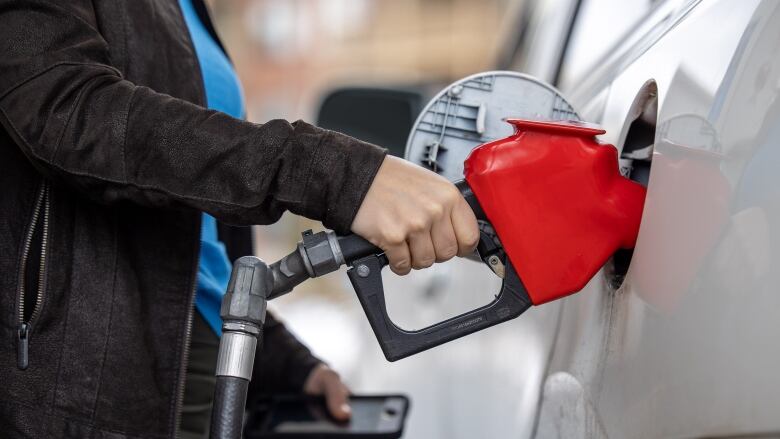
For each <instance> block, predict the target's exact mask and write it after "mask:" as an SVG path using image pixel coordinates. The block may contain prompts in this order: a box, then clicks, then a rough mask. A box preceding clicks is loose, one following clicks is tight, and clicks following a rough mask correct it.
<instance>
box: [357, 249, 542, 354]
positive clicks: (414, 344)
mask: <svg viewBox="0 0 780 439" xmlns="http://www.w3.org/2000/svg"><path fill="white" fill-rule="evenodd" d="M385 265H387V259H386V258H385V257H384V255H371V256H367V257H364V258H362V259H358V260H356V261H354V262H353V263H352V265H351V267H350V268H349V271H347V275H348V276H349V280H350V281H351V282H352V286H353V287H354V288H355V293H356V294H357V296H358V299H359V300H360V304H361V305H362V306H363V311H364V312H365V313H366V317H368V321H369V323H370V324H371V328H372V329H373V330H374V335H376V338H377V341H378V342H379V345H380V346H381V348H382V352H383V353H384V354H385V358H387V360H388V361H396V360H400V359H401V358H405V357H408V356H410V355H414V354H416V353H418V352H422V351H425V350H427V349H430V348H432V347H435V346H439V345H441V344H444V343H447V342H449V341H452V340H455V339H457V338H460V337H463V336H465V335H468V334H471V333H473V332H476V331H480V330H482V329H485V328H488V327H490V326H493V325H496V324H498V323H501V322H505V321H507V320H511V319H513V318H515V317H517V316H519V315H520V314H522V313H523V312H524V311H525V310H527V309H528V308H530V307H531V300H530V299H529V297H528V294H527V293H526V291H525V288H524V287H523V284H522V282H521V281H520V278H519V277H518V276H517V273H516V272H515V270H514V268H513V267H512V264H506V268H505V276H504V283H503V285H502V286H501V291H500V292H499V293H498V295H497V296H496V298H495V299H494V300H493V301H492V302H490V303H489V304H487V305H485V306H482V307H480V308H477V309H474V310H472V311H469V312H466V313H463V314H461V315H459V316H456V317H453V318H451V319H448V320H445V321H443V322H439V323H437V324H435V325H431V326H429V327H427V328H423V329H420V330H415V331H407V330H405V329H402V328H399V327H398V326H396V325H395V323H393V321H392V320H391V319H390V316H389V315H388V314H387V305H386V303H385V293H384V288H383V286H382V275H381V270H382V267H384V266H385Z"/></svg>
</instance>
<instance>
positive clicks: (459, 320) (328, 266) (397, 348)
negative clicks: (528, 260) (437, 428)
mask: <svg viewBox="0 0 780 439" xmlns="http://www.w3.org/2000/svg"><path fill="white" fill-rule="evenodd" d="M455 185H456V186H457V187H458V189H459V190H460V192H461V194H462V195H463V197H464V198H465V199H466V202H468V204H469V206H471V209H472V210H473V211H474V214H475V216H476V217H477V219H478V220H479V222H480V240H479V244H478V245H477V252H478V253H479V257H480V259H482V261H483V262H485V263H486V264H488V265H489V266H490V267H491V268H493V269H494V271H496V273H501V270H498V269H497V268H498V267H503V278H504V282H503V284H502V285H501V291H500V292H499V293H498V295H497V296H496V298H495V299H494V300H493V301H492V302H491V303H489V304H487V305H485V306H482V307H480V308H477V309H475V310H472V311H469V312H467V313H464V314H461V315H459V316H457V317H453V318H451V319H448V320H445V321H443V322H440V323H437V324H435V325H432V326H429V327H427V328H423V329H420V330H416V331H407V330H404V329H402V328H399V327H398V326H396V325H395V324H394V323H393V321H392V320H391V319H390V316H389V315H388V314H387V307H386V303H385V293H384V288H383V286H382V273H381V271H382V268H383V267H384V266H386V265H387V263H388V261H387V257H386V256H385V255H384V253H383V251H382V250H381V249H380V248H378V247H376V246H374V245H373V244H371V243H370V242H368V241H366V240H365V239H363V238H361V237H360V236H357V235H346V236H335V235H334V234H333V232H318V233H316V234H313V233H311V231H307V232H304V234H303V240H302V241H301V243H299V245H298V250H296V251H294V252H292V253H291V254H289V255H287V256H286V257H285V258H283V259H282V260H280V261H279V262H277V263H275V264H272V265H271V267H270V271H271V274H272V277H273V287H272V289H271V294H270V295H269V297H268V298H269V299H273V298H275V297H278V296H280V295H282V294H285V293H287V292H289V291H291V290H292V289H293V288H294V287H295V285H297V284H299V283H301V282H303V281H304V280H306V279H308V278H311V277H318V276H321V275H324V274H327V273H330V272H332V271H335V270H336V269H338V267H339V266H340V265H341V264H346V265H347V266H349V270H348V271H347V275H348V276H349V280H350V281H351V282H352V286H353V287H354V289H355V293H356V294H357V296H358V299H359V300H360V304H361V305H362V306H363V310H364V311H365V313H366V316H367V317H368V320H369V322H370V323H371V328H372V329H373V330H374V334H375V335H376V338H377V340H378V341H379V344H380V346H381V347H382V351H383V352H384V354H385V357H386V358H387V359H388V360H389V361H395V360H399V359H401V358H404V357H408V356H409V355H413V354H416V353H418V352H421V351H424V350H427V349H430V348H432V347H435V346H439V345H441V344H444V343H447V342H448V341H451V340H454V339H456V338H460V337H463V336H464V335H468V334H471V333H473V332H476V331H479V330H481V329H485V328H487V327H490V326H493V325H496V324H498V323H501V322H505V321H507V320H511V319H513V318H515V317H517V316H519V315H520V314H522V313H523V312H524V311H525V310H526V309H528V308H529V307H530V306H531V299H530V298H529V297H528V294H527V292H526V290H525V287H524V286H523V283H522V281H521V280H520V278H519V276H518V275H517V272H516V271H515V269H514V267H513V266H512V264H511V262H510V261H509V258H508V257H507V256H506V254H505V253H504V251H503V248H502V247H501V244H500V243H499V242H498V240H497V238H496V237H495V234H494V233H493V229H492V226H491V225H490V223H489V222H488V220H487V218H486V216H485V213H484V212H483V210H482V208H481V206H480V205H479V202H478V201H477V198H476V196H475V195H474V193H473V192H472V191H471V188H470V187H469V186H468V184H467V183H466V182H465V181H459V182H457V183H456V184H455ZM499 275H501V274H499Z"/></svg>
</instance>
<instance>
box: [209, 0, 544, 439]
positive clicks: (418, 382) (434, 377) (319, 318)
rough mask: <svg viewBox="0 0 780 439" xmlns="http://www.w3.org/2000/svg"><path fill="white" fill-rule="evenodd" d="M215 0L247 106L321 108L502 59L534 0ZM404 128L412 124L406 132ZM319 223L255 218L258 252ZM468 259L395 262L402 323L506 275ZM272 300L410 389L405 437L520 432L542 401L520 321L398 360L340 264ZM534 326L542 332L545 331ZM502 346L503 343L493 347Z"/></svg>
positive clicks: (393, 284)
mask: <svg viewBox="0 0 780 439" xmlns="http://www.w3.org/2000/svg"><path fill="white" fill-rule="evenodd" d="M209 3H210V7H211V11H212V14H213V18H214V21H215V25H216V27H217V31H218V32H219V34H220V36H221V38H222V39H223V42H224V44H225V46H226V48H227V50H228V52H229V54H230V56H231V58H232V60H233V62H234V64H235V66H236V68H237V71H238V74H239V77H240V78H241V80H242V83H243V86H244V93H245V97H246V105H247V114H248V118H249V120H251V121H254V122H264V121H267V120H270V119H275V118H284V119H288V120H291V121H292V120H297V119H304V120H307V121H310V122H317V118H318V111H319V108H320V106H321V104H322V102H323V99H324V97H325V96H327V95H328V93H330V92H331V91H333V90H335V89H338V88H339V87H342V86H366V87H372V86H378V87H392V88H398V89H404V88H410V89H413V90H415V93H419V95H420V96H421V97H422V99H421V102H419V105H423V104H424V103H425V102H426V101H427V100H428V98H430V97H432V95H433V94H434V93H436V92H437V91H438V90H440V89H441V88H442V87H444V86H445V85H447V84H449V83H450V82H452V81H454V80H456V79H459V78H461V77H464V76H467V75H470V74H473V73H477V72H480V71H485V70H491V69H495V68H496V67H497V66H499V65H501V64H502V61H501V58H502V56H503V51H505V49H506V47H507V45H508V44H507V43H505V41H507V40H508V41H516V40H518V36H519V34H520V31H521V28H522V24H521V22H522V20H523V16H524V15H525V14H526V12H525V11H523V6H524V5H525V4H526V3H528V2H522V1H510V0H484V1H479V2H476V1H472V0H212V1H210V2H209ZM509 46H510V48H511V49H512V50H517V47H514V46H513V45H512V44H509ZM503 64H506V63H505V62H504V63H503ZM413 117H416V114H414V115H413ZM407 134H408V133H407V132H404V133H402V136H403V138H404V139H405V137H406V135H407ZM309 228H313V229H315V230H317V229H321V228H322V226H321V225H320V224H319V223H315V222H312V221H308V220H306V219H304V218H299V217H296V216H294V215H290V214H287V215H285V216H284V217H283V219H282V220H281V221H279V222H278V223H276V224H274V225H271V226H267V227H257V228H256V230H255V237H256V242H255V252H256V254H257V255H258V256H259V257H261V258H263V259H264V260H266V261H274V260H277V259H278V258H280V257H281V256H283V255H284V254H286V253H288V252H289V251H290V250H291V249H292V248H293V246H294V245H295V243H296V242H297V241H298V240H299V239H300V233H301V232H302V231H303V230H305V229H309ZM463 264H475V263H474V262H470V261H456V262H452V263H448V264H445V265H442V266H439V267H437V268H436V269H435V270H426V271H423V272H416V273H413V274H412V275H410V276H407V277H406V278H403V279H401V278H398V277H395V276H392V275H386V276H385V288H386V290H387V291H388V302H389V303H388V310H389V313H390V315H391V316H392V317H393V319H394V320H395V321H396V322H397V323H398V324H399V325H400V326H402V327H404V328H407V329H415V328H420V327H423V326H427V325H429V324H431V323H434V322H436V321H439V320H442V319H444V318H446V317H450V316H452V315H455V314H457V313H461V312H463V311H466V310H468V309H472V308H475V307H477V306H480V305H483V304H485V303H488V302H489V301H490V300H491V299H492V297H493V294H494V293H495V292H497V291H498V288H499V286H500V282H499V280H498V279H497V278H495V277H494V276H493V275H492V273H490V272H489V271H488V270H487V269H484V273H481V276H478V277H475V276H473V275H468V276H460V277H459V276H458V274H459V273H461V272H463V271H462V270H459V267H460V266H462V265H463ZM466 272H468V273H473V272H474V268H473V267H472V268H471V270H470V271H469V270H467V271H466ZM464 277H465V278H464ZM452 284H457V285H459V287H460V288H458V289H457V291H458V292H456V293H452V292H448V291H447V290H448V285H452ZM464 286H466V288H464ZM463 291H466V292H468V293H469V294H465V293H463ZM457 294H460V297H453V295H457ZM271 308H272V309H273V310H274V311H275V312H276V314H277V315H278V316H279V317H280V318H281V320H283V321H285V322H286V323H287V325H288V326H289V327H290V329H291V330H292V331H293V332H294V333H295V334H296V335H298V336H299V338H300V339H301V340H302V341H303V342H304V343H306V344H307V345H308V346H309V347H310V348H311V349H312V350H313V351H314V352H315V354H316V355H318V356H319V357H320V358H322V359H324V360H325V361H327V362H328V363H330V364H331V366H332V367H334V368H335V369H337V370H338V371H339V372H340V373H341V374H342V376H343V378H344V379H345V381H346V382H347V383H348V385H349V386H350V387H351V388H352V390H353V391H354V392H356V393H376V392H383V393H405V394H407V395H409V396H410V397H411V399H412V411H411V414H410V416H409V418H408V421H407V430H406V434H405V435H404V437H405V438H410V439H415V438H428V439H436V438H473V437H476V436H482V437H510V436H515V435H517V436H520V437H521V436H526V435H527V434H528V433H529V430H530V429H531V428H532V424H531V422H529V421H530V420H524V419H519V418H520V417H519V416H517V415H518V414H519V413H521V406H522V405H523V404H526V403H534V404H535V402H536V401H537V395H536V392H538V389H537V388H533V387H532V386H523V382H524V381H523V379H524V377H529V376H530V377H537V379H538V377H539V375H540V374H542V373H543V371H541V370H525V371H522V372H521V373H518V371H517V367H518V366H517V365H518V364H520V363H521V362H520V361H519V360H520V357H522V356H523V355H524V352H528V350H524V349H523V348H522V340H523V339H522V338H521V339H518V337H517V336H515V335H513V334H516V333H517V332H523V331H524V329H523V324H522V323H519V322H517V323H516V322H512V323H511V324H508V325H506V327H504V328H494V329H491V330H490V331H483V332H482V333H479V334H475V335H473V336H471V337H468V338H466V339H465V340H460V341H457V342H454V343H449V344H447V345H445V346H442V347H440V348H437V349H434V350H432V351H428V352H425V353H423V354H419V355H416V356H414V357H411V358H407V359H404V360H401V361H399V362H396V363H389V362H387V361H386V360H385V359H384V357H383V356H382V353H381V350H380V349H379V345H378V344H377V342H376V340H375V338H374V335H373V333H372V332H371V329H370V327H369V325H368V323H367V321H366V318H365V316H364V314H363V311H362V309H361V307H360V304H359V303H358V301H357V298H356V297H355V295H354V292H353V290H352V287H351V285H350V284H349V281H348V279H347V276H346V274H345V273H343V272H340V273H335V274H331V275H329V276H326V277H324V278H319V279H315V280H313V281H309V282H307V283H305V284H303V285H301V286H300V287H299V288H298V289H296V291H295V293H294V294H289V295H287V296H285V297H283V298H280V299H277V300H275V301H274V302H273V303H272V304H271ZM530 314H532V313H530ZM531 318H533V316H532V317H531ZM518 325H520V326H518ZM525 332H526V334H525V336H526V337H527V338H528V339H529V340H530V342H533V338H534V334H533V333H527V331H525ZM486 333H487V334H486ZM486 335H487V336H486ZM496 352H501V353H502V355H501V356H500V357H496V354H495V353H496ZM526 360H529V359H526ZM538 363H539V362H537V364H538Z"/></svg>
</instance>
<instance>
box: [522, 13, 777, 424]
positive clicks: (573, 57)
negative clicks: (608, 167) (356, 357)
mask: <svg viewBox="0 0 780 439" xmlns="http://www.w3.org/2000/svg"><path fill="white" fill-rule="evenodd" d="M589 3H591V4H590V5H589V4H588V2H587V1H586V3H585V5H582V6H581V8H586V9H585V10H583V9H581V13H582V12H586V10H587V8H589V7H590V8H591V11H589V12H590V18H589V19H590V20H591V21H585V22H580V23H577V27H575V30H574V33H573V34H572V41H577V38H578V35H588V34H589V33H592V34H595V35H597V36H602V37H603V36H604V35H605V32H604V30H605V29H606V30H607V33H608V32H609V31H610V30H611V29H613V27H612V26H610V23H618V22H619V20H620V19H621V16H615V15H610V14H609V11H610V8H608V7H607V6H610V4H611V3H615V2H609V1H593V2H589ZM626 4H628V5H629V6H628V7H629V8H631V7H633V8H634V12H636V11H640V12H642V13H645V15H644V17H643V18H642V19H641V20H639V21H638V22H637V24H636V26H635V27H634V28H633V30H630V31H628V32H627V33H625V34H619V33H618V34H617V35H615V36H616V37H618V38H617V39H615V40H613V41H614V43H615V44H614V46H612V47H611V48H610V47H603V49H605V50H603V51H602V52H601V53H603V56H601V57H599V56H598V53H599V50H598V48H596V50H594V52H595V55H596V56H592V57H590V58H589V57H588V56H587V55H588V54H587V51H588V48H589V47H588V45H587V44H580V46H581V47H579V48H577V47H576V45H575V47H574V48H572V49H571V50H575V51H577V50H579V51H581V52H585V53H584V54H583V53H571V52H570V53H569V54H567V57H566V58H565V59H564V62H563V66H562V74H561V77H560V79H561V83H560V87H561V91H562V92H563V94H564V95H565V96H567V97H568V98H569V100H570V102H571V103H572V105H573V106H574V107H575V109H577V110H578V111H579V112H580V115H581V116H582V117H583V118H584V119H585V120H588V121H592V122H597V123H599V124H601V125H602V126H603V127H604V128H605V129H606V130H607V134H606V135H604V136H602V137H601V139H602V140H603V141H605V142H609V143H613V144H614V145H616V146H617V147H618V149H622V148H623V147H624V144H625V142H627V140H630V139H627V138H628V137H630V127H631V126H632V122H633V121H634V119H636V118H637V117H638V115H639V113H641V112H642V111H643V110H644V114H642V115H641V116H640V117H644V118H645V119H648V120H650V121H651V123H653V125H655V126H656V130H655V137H654V151H653V155H652V168H651V172H650V178H649V185H648V195H647V200H646V205H645V212H644V215H643V221H642V226H641V230H640V234H639V239H638V242H637V246H636V249H635V252H634V256H633V259H632V262H631V265H630V268H629V270H628V273H627V275H626V278H625V282H624V283H623V285H622V286H621V287H620V288H618V289H617V290H615V289H614V288H612V285H611V282H610V279H609V269H605V270H604V271H603V272H602V273H600V274H599V275H597V276H596V277H595V278H594V279H593V280H592V281H591V282H590V283H589V284H588V286H587V287H586V288H585V289H584V290H583V291H581V292H580V293H578V294H576V295H574V296H572V297H569V298H566V299H564V300H562V301H560V302H559V303H557V304H555V305H553V306H557V307H559V308H560V316H559V326H558V330H557V334H556V336H555V340H554V344H553V345H551V346H550V348H551V360H550V363H549V364H548V365H547V366H546V367H547V372H546V374H545V378H544V384H543V392H542V398H541V401H540V405H539V411H538V412H537V413H536V416H535V417H536V419H537V427H536V429H535V436H536V437H540V438H547V437H566V438H576V437H597V438H606V437H609V438H626V437H648V438H656V437H702V436H706V437H732V436H742V435H780V379H779V378H778V372H779V371H780V340H779V337H778V335H780V319H779V318H778V315H777V312H778V310H780V294H779V293H780V289H779V288H778V281H780V258H779V253H780V193H778V191H780V173H778V172H776V171H775V169H776V167H777V166H780V99H778V93H779V92H780V58H778V53H780V2H777V1H771V0H770V1H730V0H720V1H716V0H713V1H700V2H699V1H674V0H669V1H665V2H663V1H662V2H656V4H654V5H651V4H650V2H646V1H643V2H639V1H628V2H624V4H623V7H624V8H625V7H626ZM644 6H646V9H647V10H646V12H645V11H642V7H644ZM599 13H603V15H601V16H599V15H598V14H599ZM585 17H588V15H587V13H586V15H585ZM629 17H630V14H629ZM583 18H584V17H583ZM589 26H590V27H589ZM620 26H621V25H617V27H620ZM594 45H595V46H598V44H594ZM591 48H592V47H591ZM607 49H608V50H607ZM567 63H569V64H567ZM567 72H573V73H570V74H567ZM648 96H650V99H654V100H656V103H655V104H654V105H650V106H649V108H642V105H643V103H644V102H645V101H646V100H647V99H648ZM656 111H657V116H655V115H654V114H652V113H654V112H656ZM529 415H530V413H529ZM507 437H509V436H507Z"/></svg>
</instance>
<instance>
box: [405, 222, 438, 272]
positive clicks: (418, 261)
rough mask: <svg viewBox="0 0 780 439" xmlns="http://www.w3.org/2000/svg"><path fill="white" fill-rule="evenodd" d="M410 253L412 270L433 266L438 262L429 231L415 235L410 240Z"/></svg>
mask: <svg viewBox="0 0 780 439" xmlns="http://www.w3.org/2000/svg"><path fill="white" fill-rule="evenodd" d="M409 253H410V254H411V257H412V268H414V269H415V270H420V269H422V268H428V267H430V266H431V265H433V263H434V262H435V261H436V251H435V250H434V247H433V241H432V239H431V233H430V232H429V231H428V230H426V231H424V232H418V233H415V234H413V235H412V236H411V237H410V238H409Z"/></svg>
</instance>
